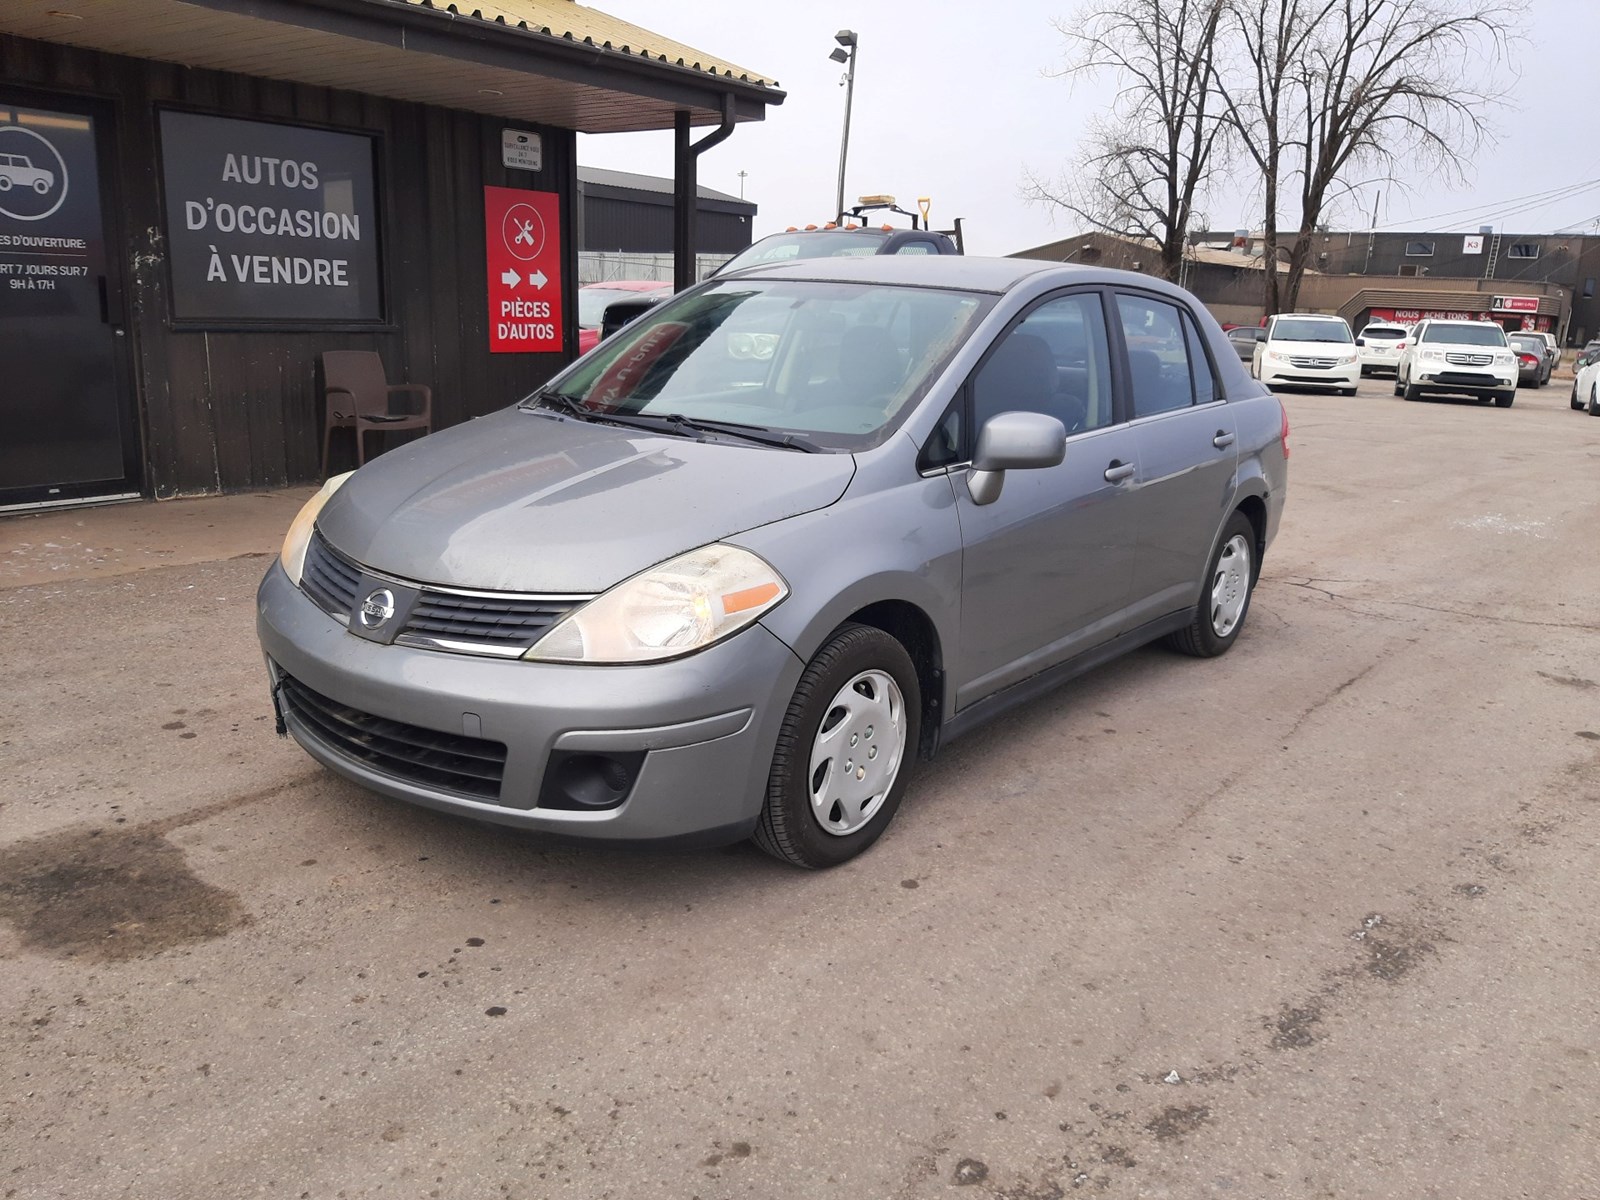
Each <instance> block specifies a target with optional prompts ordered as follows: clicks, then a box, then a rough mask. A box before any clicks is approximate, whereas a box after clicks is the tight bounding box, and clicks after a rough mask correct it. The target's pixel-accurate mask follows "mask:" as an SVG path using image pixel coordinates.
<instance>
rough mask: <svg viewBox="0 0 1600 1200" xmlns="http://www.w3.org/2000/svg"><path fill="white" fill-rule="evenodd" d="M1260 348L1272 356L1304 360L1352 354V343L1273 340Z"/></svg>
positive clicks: (1354, 346) (1353, 350) (1354, 349)
mask: <svg viewBox="0 0 1600 1200" xmlns="http://www.w3.org/2000/svg"><path fill="white" fill-rule="evenodd" d="M1261 344H1262V346H1264V347H1265V348H1266V349H1268V350H1271V351H1272V352H1273V353H1274V354H1293V355H1295V356H1296V357H1301V356H1304V357H1306V358H1337V357H1339V355H1341V354H1354V353H1355V352H1356V344H1355V343H1354V342H1291V341H1289V340H1288V339H1286V338H1273V339H1272V340H1271V341H1270V342H1262V343H1261Z"/></svg>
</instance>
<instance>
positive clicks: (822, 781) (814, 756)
mask: <svg viewBox="0 0 1600 1200" xmlns="http://www.w3.org/2000/svg"><path fill="white" fill-rule="evenodd" d="M905 748H906V706H905V699H904V698H903V697H902V696H901V695H900V686H899V685H898V684H897V683H895V681H894V679H893V678H892V677H891V676H889V675H888V674H887V673H885V672H883V671H863V672H861V674H859V675H857V676H856V677H855V678H854V679H852V680H851V681H850V682H849V683H847V684H845V685H844V686H843V687H842V688H840V689H839V692H838V694H837V695H836V696H834V698H833V700H832V701H831V702H830V703H829V705H828V711H827V712H826V713H824V714H823V717H822V724H821V725H820V726H819V727H818V729H817V737H816V740H815V741H814V742H812V744H811V773H810V775H808V776H807V778H808V779H809V781H810V785H811V811H812V812H813V813H814V814H816V818H817V824H818V825H821V826H822V828H823V829H825V830H827V831H828V832H829V833H831V834H835V835H837V836H839V837H843V836H845V835H846V834H851V833H854V832H855V831H856V830H858V829H860V828H861V827H862V826H863V825H865V824H866V823H867V822H868V821H870V820H872V818H873V817H874V816H876V815H877V813H878V810H879V809H880V808H882V807H883V802H884V799H885V798H886V797H887V796H888V795H889V789H890V788H892V787H894V780H895V776H896V775H898V774H899V773H900V760H901V759H902V758H903V757H904V755H905Z"/></svg>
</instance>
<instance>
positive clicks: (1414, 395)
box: [1400, 383, 1422, 400]
mask: <svg viewBox="0 0 1600 1200" xmlns="http://www.w3.org/2000/svg"><path fill="white" fill-rule="evenodd" d="M1400 394H1401V395H1402V396H1404V397H1405V398H1406V399H1407V400H1421V399H1422V389H1421V388H1419V387H1418V386H1417V385H1416V384H1414V383H1408V384H1406V386H1405V390H1404V391H1402V392H1401V393H1400Z"/></svg>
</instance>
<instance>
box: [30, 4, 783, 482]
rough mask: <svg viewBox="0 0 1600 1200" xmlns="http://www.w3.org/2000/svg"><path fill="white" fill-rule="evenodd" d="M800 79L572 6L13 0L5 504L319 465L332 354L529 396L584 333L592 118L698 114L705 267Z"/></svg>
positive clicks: (673, 119) (620, 122)
mask: <svg viewBox="0 0 1600 1200" xmlns="http://www.w3.org/2000/svg"><path fill="white" fill-rule="evenodd" d="M782 99H783V93H782V92H781V91H778V90H777V88H776V87H775V86H774V84H773V83H772V82H771V81H770V80H767V79H763V78H761V77H759V76H758V75H756V74H754V73H753V72H749V71H745V70H743V69H741V68H738V67H734V66H731V65H729V64H726V63H723V62H720V61H717V60H715V59H712V58H710V57H709V56H707V55H705V54H702V53H700V52H698V51H695V50H692V49H690V48H688V47H686V46H682V45H679V44H678V43H675V42H673V41H671V40H670V39H668V38H666V37H663V36H661V35H658V34H655V33H651V32H649V31H647V30H642V29H639V28H637V27H635V26H631V25H628V24H626V23H624V22H621V21H618V20H615V19H614V18H611V17H609V16H607V15H606V14H604V13H601V12H598V11H596V10H595V9H592V8H588V7H585V6H580V5H577V4H574V3H572V2H571V0H499V2H498V3H497V4H488V3H485V4H479V5H475V6H474V7H473V8H472V9H471V10H470V15H468V14H467V13H464V12H461V11H456V10H455V9H453V8H447V7H445V6H444V4H443V3H438V4H435V3H433V2H432V0H187V2H179V0H81V2H79V0H5V3H3V4H0V508H7V507H16V506H33V505H38V504H49V503H72V502H81V501H83V500H87V499H94V498H106V497H114V496H123V495H145V496H157V497H166V496H175V495H185V494H194V493H204V492H222V491H235V490H241V489H251V488H263V487H275V486H282V485H285V484H289V483H303V482H307V481H311V480H314V479H316V478H318V477H319V475H320V473H321V461H320V460H321V451H322V437H323V421H324V412H325V402H324V397H323V391H322V380H321V375H320V371H319V363H320V360H321V355H322V354H323V353H324V352H326V351H330V350H368V351H376V352H377V353H378V354H379V355H380V356H381V358H382V362H383V365H384V368H385V370H386V373H387V376H388V379H389V381H390V382H391V383H400V382H409V383H420V384H426V385H428V386H429V387H430V388H431V389H432V393H433V420H434V427H435V428H439V427H442V426H445V425H449V424H453V423H456V422H459V421H463V420H466V419H468V418H469V417H473V416H476V415H479V414H482V413H486V412H489V411H491V410H493V409H496V408H499V407H502V406H504V405H505V404H507V403H509V402H510V401H512V400H514V399H515V398H516V397H518V396H520V395H523V394H525V393H526V392H528V391H529V390H531V389H532V388H534V387H536V386H538V385H539V384H540V383H541V382H543V381H544V380H545V379H547V378H549V377H550V376H551V375H552V374H553V373H554V372H555V371H556V370H557V369H558V368H560V367H561V366H563V365H564V364H565V363H566V362H567V361H569V360H570V358H571V357H572V355H573V354H574V353H575V351H576V346H577V326H576V310H577V306H576V302H575V297H574V289H575V287H576V274H577V272H576V262H577V251H578V237H577V232H576V231H577V213H578V210H579V209H578V184H577V168H576V163H575V161H574V156H575V146H576V133H577V132H588V133H603V132H621V131H636V130H654V129H659V130H671V131H672V134H671V136H672V137H673V138H674V147H675V159H674V162H675V178H674V184H675V197H674V205H673V214H674V220H673V241H672V248H673V249H674V251H675V252H677V253H678V254H679V257H680V261H683V260H686V261H687V262H688V263H690V264H692V262H693V250H694V248H695V234H696V230H695V214H696V205H695V203H694V202H693V199H692V198H693V197H694V196H695V194H696V180H695V162H696V157H697V155H698V153H699V152H700V151H702V150H703V149H705V148H706V147H707V146H708V145H710V144H713V143H714V142H716V141H719V140H721V139H722V138H723V137H726V136H727V135H728V134H729V133H730V132H731V131H732V129H733V127H734V126H735V124H736V123H737V122H740V121H749V120H759V119H761V118H762V116H763V115H764V114H765V110H766V106H767V105H768V104H774V103H779V102H781V101H782ZM695 126H702V127H704V126H711V127H712V129H711V131H710V132H709V133H706V134H702V135H700V136H699V138H698V140H696V138H695V135H694V134H693V133H692V129H693V127H695ZM346 436H347V435H346ZM340 449H341V451H343V452H344V453H346V454H347V453H348V442H347V441H346V442H345V443H343V444H342V445H341V447H340ZM334 469H337V467H335V468H334Z"/></svg>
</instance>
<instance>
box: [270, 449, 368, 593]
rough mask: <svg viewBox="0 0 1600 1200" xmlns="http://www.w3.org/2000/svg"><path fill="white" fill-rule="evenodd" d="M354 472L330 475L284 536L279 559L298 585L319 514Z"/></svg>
mask: <svg viewBox="0 0 1600 1200" xmlns="http://www.w3.org/2000/svg"><path fill="white" fill-rule="evenodd" d="M354 474H355V472H354V471H346V472H345V473H344V474H343V475H334V476H332V477H330V478H329V480H328V482H327V483H325V484H323V485H322V488H321V490H319V491H318V492H317V494H316V495H315V496H313V497H311V499H309V500H307V501H306V502H305V505H304V506H303V507H302V508H301V509H300V513H299V515H298V516H296V517H295V519H294V521H293V522H292V523H291V524H290V525H289V532H288V533H287V534H285V535H284V538H283V549H282V550H280V551H278V561H279V562H280V563H282V564H283V573H284V574H285V575H287V576H288V577H289V580H290V582H292V583H293V584H294V585H295V586H296V587H299V586H300V575H301V573H302V572H303V571H304V570H305V569H306V547H307V546H309V545H311V531H312V529H314V528H315V527H316V524H317V514H318V513H320V512H321V511H322V506H323V505H324V504H326V503H327V502H328V501H329V500H330V499H331V498H332V496H333V494H334V493H335V492H337V491H338V490H339V489H340V488H341V487H343V486H344V481H345V480H346V479H349V478H350V476H352V475H354Z"/></svg>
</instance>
